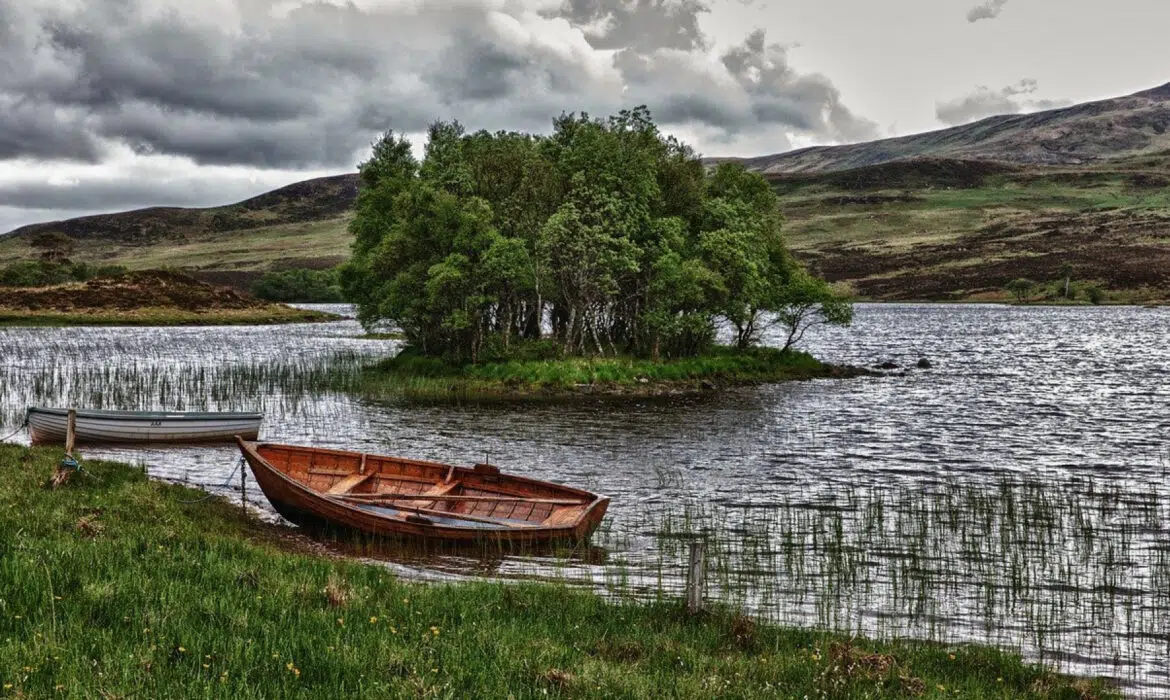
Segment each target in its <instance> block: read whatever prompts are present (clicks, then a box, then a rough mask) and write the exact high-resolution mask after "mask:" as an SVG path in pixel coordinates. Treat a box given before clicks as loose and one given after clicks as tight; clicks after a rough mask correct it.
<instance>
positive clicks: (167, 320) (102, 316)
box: [0, 270, 336, 326]
mask: <svg viewBox="0 0 1170 700" xmlns="http://www.w3.org/2000/svg"><path fill="white" fill-rule="evenodd" d="M335 318H336V317H335V316H333V315H332V314H326V313H321V312H319V311H309V310H305V309H294V308H292V307H290V306H284V305H282V304H274V303H271V302H265V301H260V300H258V299H255V298H253V297H250V296H247V295H243V294H240V293H238V292H235V291H233V290H230V289H225V288H221V287H214V286H212V285H209V284H204V283H202V282H199V281H197V280H194V279H192V278H191V277H188V276H187V275H184V274H181V273H177V272H170V271H164V270H152V271H147V272H128V273H122V274H116V275H110V276H105V277H94V278H92V279H89V280H86V281H83V282H71V283H64V284H55V285H51V286H44V287H0V326H101V325H131V326H181V325H191V326H211V325H243V324H248V325H250V324H272V323H304V322H311V321H328V320H333V319H335Z"/></svg>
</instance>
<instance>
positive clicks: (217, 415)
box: [26, 406, 264, 422]
mask: <svg viewBox="0 0 1170 700" xmlns="http://www.w3.org/2000/svg"><path fill="white" fill-rule="evenodd" d="M75 411H76V415H77V417H78V418H87V419H95V420H108V421H141V420H165V421H224V422H227V421H231V420H240V421H244V420H246V421H263V420H264V414H263V413H249V412H233V411H200V412H186V411H173V412H168V411H121V410H114V409H100V408H79V409H75ZM34 414H41V415H46V416H58V417H61V416H68V415H69V409H67V408H49V407H45V406H30V407H29V408H28V411H27V412H26V418H27V419H31V418H32V416H33V415H34Z"/></svg>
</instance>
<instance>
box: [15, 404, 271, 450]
mask: <svg viewBox="0 0 1170 700" xmlns="http://www.w3.org/2000/svg"><path fill="white" fill-rule="evenodd" d="M68 415H69V411H68V410H66V409H63V408H39V407H34V408H30V409H28V431H29V437H30V439H31V441H32V444H34V445H49V444H64V443H65V433H66V426H67V425H68ZM262 418H263V416H261V415H260V414H259V413H182V412H169V413H168V412H150V411H94V410H85V409H81V410H78V411H77V422H76V426H75V435H76V441H77V443H78V444H86V443H121V444H138V443H147V442H152V443H155V442H159V443H179V444H184V443H200V444H206V443H212V442H232V441H233V440H235V436H237V435H239V436H241V437H244V438H246V439H249V440H255V439H256V437H257V436H258V435H259V433H260V422H261V420H262Z"/></svg>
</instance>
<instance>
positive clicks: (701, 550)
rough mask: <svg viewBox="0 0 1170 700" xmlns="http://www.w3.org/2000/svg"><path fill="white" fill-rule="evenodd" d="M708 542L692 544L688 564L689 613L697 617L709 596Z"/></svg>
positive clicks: (696, 541) (702, 541)
mask: <svg viewBox="0 0 1170 700" xmlns="http://www.w3.org/2000/svg"><path fill="white" fill-rule="evenodd" d="M706 589H707V541H706V540H694V541H693V542H691V550H690V558H689V561H688V563H687V612H688V613H690V614H691V615H696V614H698V613H700V612H702V610H703V599H704V598H705V597H706V594H707V591H706Z"/></svg>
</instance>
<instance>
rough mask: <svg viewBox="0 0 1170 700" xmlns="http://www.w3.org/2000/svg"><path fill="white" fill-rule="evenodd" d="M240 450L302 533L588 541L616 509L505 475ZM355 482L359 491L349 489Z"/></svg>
mask: <svg viewBox="0 0 1170 700" xmlns="http://www.w3.org/2000/svg"><path fill="white" fill-rule="evenodd" d="M238 443H239V446H240V451H241V453H242V454H243V456H244V459H245V460H246V461H247V463H248V466H249V467H250V468H251V470H252V474H253V475H254V476H255V477H256V482H257V483H258V484H259V485H260V489H261V490H262V491H263V492H264V495H265V497H267V499H268V501H269V502H270V503H271V504H272V506H273V507H274V508H275V509H276V511H277V512H278V513H280V514H281V515H282V516H284V517H285V518H287V519H288V520H290V521H292V522H294V523H297V524H301V525H320V524H327V525H330V526H333V527H341V528H346V529H351V530H356V531H360V532H364V533H368V534H372V535H376V536H381V537H391V538H418V539H422V540H432V541H443V542H453V543H467V542H476V541H484V540H488V541H502V542H514V543H529V544H541V543H549V542H557V541H585V540H587V539H588V538H589V536H590V535H591V534H592V533H593V531H594V530H595V529H596V528H597V526H598V525H599V524H600V523H601V520H602V518H603V517H604V516H605V512H606V509H607V508H608V506H609V499H608V498H603V497H600V496H597V495H595V494H592V493H589V492H587V491H581V490H579V489H573V488H570V487H565V486H559V485H557V484H551V483H547V482H541V481H535V480H532V479H525V478H522V477H515V476H509V475H504V474H500V473H499V472H498V470H495V471H494V472H493V469H494V468H484V467H483V465H481V466H479V467H475V468H462V467H453V466H451V465H445V464H438V463H434V462H421V461H417V460H405V459H398V458H393V457H384V456H376V455H362V454H360V453H354V452H344V451H339V450H325V449H317V448H309V447H296V446H288V445H264V444H260V445H258V444H255V443H250V442H247V441H245V440H242V439H241V440H239V441H238ZM274 462H275V463H276V464H274ZM350 483H359V484H360V485H358V486H353V487H352V488H350V489H349V490H344V489H345V487H346V486H347V484H350ZM359 489H360V490H359ZM403 489H410V490H411V492H410V493H403ZM413 489H417V490H413ZM439 492H443V493H442V495H436V494H438V493H439ZM428 494H430V495H428ZM460 494H478V495H460ZM363 499H370V500H369V501H365V500H363ZM463 499H466V500H463ZM509 506H511V509H510V510H509ZM502 514H503V515H502Z"/></svg>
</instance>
